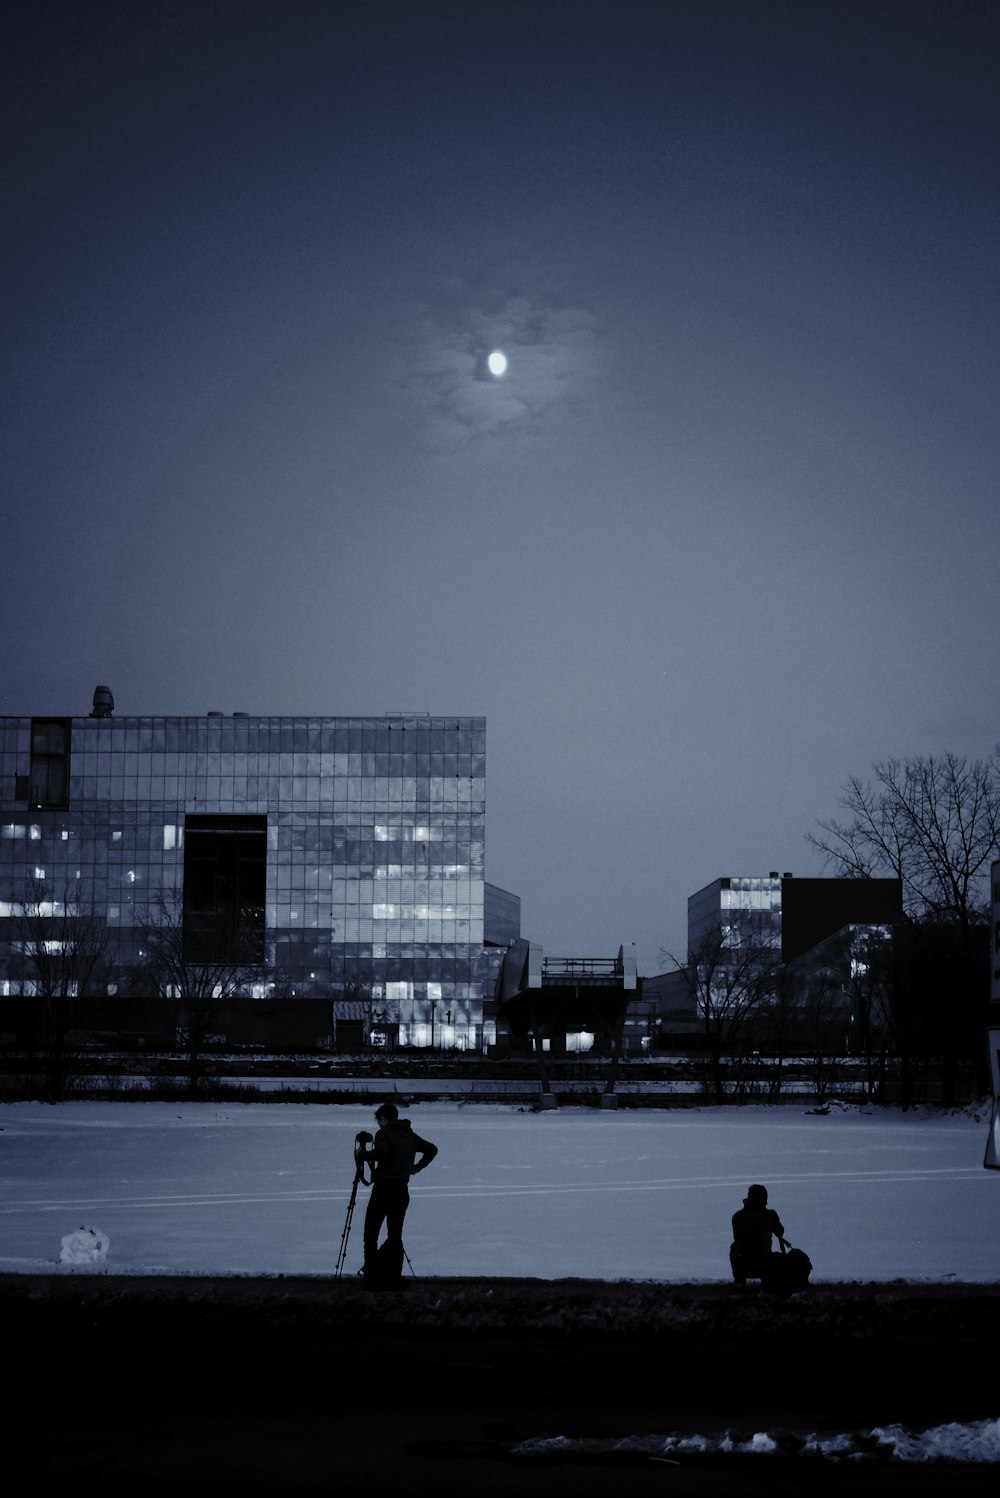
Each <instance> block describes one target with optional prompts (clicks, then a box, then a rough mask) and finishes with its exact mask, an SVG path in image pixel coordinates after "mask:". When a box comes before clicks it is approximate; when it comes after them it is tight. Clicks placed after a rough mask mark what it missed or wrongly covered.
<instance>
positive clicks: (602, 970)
mask: <svg viewBox="0 0 1000 1498" xmlns="http://www.w3.org/2000/svg"><path fill="white" fill-rule="evenodd" d="M637 986H638V980H637V977H636V965H635V957H634V956H633V955H632V953H631V951H630V952H629V953H628V954H627V955H626V952H625V948H624V945H623V946H621V947H619V948H618V956H617V957H546V956H545V954H544V952H543V951H542V948H541V947H540V946H538V945H537V943H535V942H529V941H525V940H521V941H517V942H515V943H514V944H513V945H512V946H511V947H509V948H508V950H507V952H506V953H505V954H504V960H503V963H502V964H501V967H500V971H499V973H498V974H497V982H496V989H495V992H494V997H495V1001H496V1017H497V1022H498V1024H500V1025H506V1027H507V1028H508V1030H509V1031H510V1033H511V1035H512V1036H514V1037H515V1038H517V1039H521V1040H529V1041H530V1042H531V1045H532V1049H533V1052H534V1055H535V1060H536V1062H537V1064H538V1071H539V1081H540V1083H541V1105H542V1107H555V1105H556V1104H555V1096H554V1094H553V1092H552V1088H551V1085H550V1082H549V1077H548V1070H547V1066H546V1053H551V1054H564V1053H565V1050H566V1037H567V1035H568V1034H572V1033H574V1032H576V1033H579V1032H581V1031H585V1032H589V1033H591V1034H593V1035H594V1036H595V1038H599V1040H600V1042H601V1045H600V1049H601V1051H602V1052H603V1053H604V1054H606V1056H607V1058H608V1065H607V1072H606V1077H605V1082H604V1092H603V1094H602V1098H601V1103H602V1106H604V1107H615V1106H616V1105H617V1097H616V1094H615V1086H616V1083H617V1079H618V1068H619V1064H620V1061H621V1055H622V1046H623V1033H624V1028H625V1013H626V1010H627V1008H628V1005H629V1002H630V1000H631V999H633V998H634V997H635V994H636V989H637Z"/></svg>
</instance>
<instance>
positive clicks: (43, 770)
mask: <svg viewBox="0 0 1000 1498" xmlns="http://www.w3.org/2000/svg"><path fill="white" fill-rule="evenodd" d="M68 791H69V719H68V718H32V720H31V780H30V785H29V787H28V800H29V802H30V803H31V805H32V806H65V805H66V804H67V799H66V798H67V793H68Z"/></svg>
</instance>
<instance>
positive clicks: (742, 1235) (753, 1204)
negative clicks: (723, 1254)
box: [729, 1186, 785, 1285]
mask: <svg viewBox="0 0 1000 1498" xmlns="http://www.w3.org/2000/svg"><path fill="white" fill-rule="evenodd" d="M784 1236H785V1230H784V1228H783V1227H782V1225H781V1218H780V1217H779V1216H778V1214H777V1212H775V1211H773V1210H772V1209H771V1208H770V1207H769V1206H768V1205H767V1187H766V1186H751V1187H750V1188H749V1189H748V1191H747V1194H746V1196H745V1197H744V1198H743V1206H742V1208H741V1209H740V1211H739V1212H734V1213H733V1241H732V1245H731V1246H730V1249H729V1262H730V1264H731V1265H732V1270H733V1279H734V1280H735V1281H736V1283H737V1284H738V1285H745V1284H746V1282H747V1280H748V1279H752V1280H762V1281H763V1282H764V1284H765V1285H766V1284H767V1283H768V1282H769V1281H770V1280H771V1278H772V1273H773V1269H774V1263H775V1258H776V1255H775V1254H774V1252H773V1250H772V1248H771V1240H772V1238H777V1240H778V1242H779V1244H780V1243H781V1240H782V1239H783V1238H784Z"/></svg>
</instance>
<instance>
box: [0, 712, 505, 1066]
mask: <svg viewBox="0 0 1000 1498" xmlns="http://www.w3.org/2000/svg"><path fill="white" fill-rule="evenodd" d="M102 690H106V689H99V691H98V693H97V694H96V695H95V709H94V713H93V714H92V715H91V716H89V717H71V718H64V717H48V718H4V719H0V751H2V762H0V994H7V995H14V994H21V995H30V994H32V993H34V992H37V991H38V989H37V977H36V975H35V974H34V973H33V971H32V958H31V955H30V952H29V951H28V950H27V947H28V945H29V944H27V943H26V942H25V941H24V940H23V938H22V937H19V931H21V930H23V922H24V917H25V912H26V911H27V910H28V908H29V907H30V908H31V909H32V910H33V911H34V912H35V913H37V912H39V911H42V912H43V913H45V914H46V915H47V916H48V917H49V918H50V919H51V921H52V923H53V924H52V927H51V929H52V932H53V935H52V938H51V942H50V945H54V944H56V943H58V942H59V941H60V940H62V939H63V937H62V936H61V934H60V932H59V931H58V930H57V926H58V923H59V922H60V921H61V920H62V921H66V920H69V921H72V920H73V919H77V920H83V919H84V918H85V917H90V918H94V917H96V918H98V919H99V920H100V921H101V922H102V923H106V925H107V927H108V928H109V930H110V931H111V932H112V933H113V937H114V942H113V952H114V957H113V959H112V961H111V964H110V966H109V970H108V975H107V989H108V992H110V993H116V994H118V995H119V996H127V994H128V989H129V985H130V983H131V984H135V983H136V982H138V981H140V978H139V977H138V976H137V975H141V974H142V971H143V961H144V954H145V952H146V950H147V948H148V945H149V933H150V930H151V929H153V928H162V927H163V926H164V925H165V924H166V925H170V924H171V923H176V925H177V927H178V930H179V932H180V934H181V937H182V941H183V950H184V956H185V960H187V961H189V962H193V963H197V962H204V963H208V962H231V963H233V964H238V965H239V967H240V973H241V991H242V992H244V993H245V994H246V995H247V997H249V998H256V997H273V998H274V999H275V1000H276V1001H277V1000H280V998H281V997H282V996H283V995H287V996H289V997H296V998H309V997H315V998H326V997H336V996H337V995H338V994H343V993H349V994H355V995H362V996H364V998H365V999H366V1000H370V1002H371V1008H372V1011H373V1014H374V1018H375V1019H376V1020H377V1021H378V1022H379V1024H380V1025H381V1026H382V1027H383V1029H384V1030H385V1031H386V1032H390V1033H391V1034H392V1037H393V1038H394V1039H395V1040H396V1041H398V1043H399V1044H403V1045H407V1044H409V1045H427V1044H431V1043H432V1033H433V1027H434V1025H435V1021H436V1023H437V1025H438V1026H439V1027H440V1026H441V1025H442V1024H443V1023H444V1022H445V1020H447V1025H448V1027H449V1032H450V1034H451V1035H453V1037H454V1042H453V1043H455V1044H458V1045H462V1046H467V1047H476V1048H479V1047H482V1046H483V1045H484V1044H485V1043H488V1042H489V1041H490V1040H492V1039H493V1036H492V1035H491V1034H484V1030H483V997H484V994H483V988H484V979H486V976H487V964H486V958H485V949H484V892H485V883H484V860H485V769H486V763H485V737H486V723H485V719H484V718H454V717H451V718H448V717H429V716H428V717H424V716H420V715H413V716H403V717H384V718H341V717H337V718H316V717H310V718H298V717H296V718H267V717H254V716H250V715H246V714H233V715H232V716H224V715H222V714H218V713H215V714H212V713H210V714H208V715H207V716H204V717H198V718H177V717H170V718H165V717H129V716H114V715H113V713H112V710H111V706H110V705H109V704H110V701H111V699H110V693H107V696H106V698H101V692H102ZM508 915H509V912H508Z"/></svg>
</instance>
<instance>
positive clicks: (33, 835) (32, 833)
mask: <svg viewBox="0 0 1000 1498" xmlns="http://www.w3.org/2000/svg"><path fill="white" fill-rule="evenodd" d="M65 836H66V834H65V832H64V833H63V837H65ZM28 837H29V839H30V840H31V842H33V843H40V842H41V840H42V829H41V828H40V827H39V826H38V823H37V822H32V824H31V826H30V827H29V828H28Z"/></svg>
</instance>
